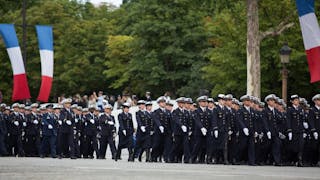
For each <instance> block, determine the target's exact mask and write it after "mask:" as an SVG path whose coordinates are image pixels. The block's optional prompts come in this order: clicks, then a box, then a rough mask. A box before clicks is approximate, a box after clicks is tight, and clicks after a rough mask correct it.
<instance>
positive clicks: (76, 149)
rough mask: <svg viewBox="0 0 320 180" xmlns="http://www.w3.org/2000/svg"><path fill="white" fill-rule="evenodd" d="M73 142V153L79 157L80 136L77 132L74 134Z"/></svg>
mask: <svg viewBox="0 0 320 180" xmlns="http://www.w3.org/2000/svg"><path fill="white" fill-rule="evenodd" d="M73 144H74V154H75V156H77V157H78V158H80V157H81V152H80V137H79V134H78V133H76V134H74V138H73Z"/></svg>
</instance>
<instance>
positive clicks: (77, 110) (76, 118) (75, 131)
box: [71, 104, 82, 158]
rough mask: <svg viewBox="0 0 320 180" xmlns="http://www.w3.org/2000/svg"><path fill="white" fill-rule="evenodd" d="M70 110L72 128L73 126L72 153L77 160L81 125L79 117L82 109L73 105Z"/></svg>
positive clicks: (79, 154)
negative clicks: (72, 121)
mask: <svg viewBox="0 0 320 180" xmlns="http://www.w3.org/2000/svg"><path fill="white" fill-rule="evenodd" d="M71 110H72V112H73V116H74V126H73V135H74V138H73V143H74V153H75V156H76V157H77V158H80V157H81V153H80V135H81V129H82V123H81V121H80V120H79V118H80V117H79V116H80V115H81V111H82V107H81V106H78V105H77V104H73V105H72V106H71Z"/></svg>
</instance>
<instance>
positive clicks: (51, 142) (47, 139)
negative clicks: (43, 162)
mask: <svg viewBox="0 0 320 180" xmlns="http://www.w3.org/2000/svg"><path fill="white" fill-rule="evenodd" d="M57 127H58V124H57V121H56V120H55V118H54V115H53V114H52V113H46V114H44V115H43V117H42V135H43V139H42V143H41V157H44V156H45V155H46V154H47V152H48V148H49V149H50V154H51V157H53V158H55V157H56V139H57Z"/></svg>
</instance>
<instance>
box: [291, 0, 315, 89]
mask: <svg viewBox="0 0 320 180" xmlns="http://www.w3.org/2000/svg"><path fill="white" fill-rule="evenodd" d="M296 4H297V9H298V13H299V21H300V26H301V32H302V37H303V43H304V47H305V50H306V54H307V59H308V64H309V71H310V77H311V80H310V81H311V83H313V82H317V81H320V28H319V24H318V20H317V17H316V15H315V13H314V0H296Z"/></svg>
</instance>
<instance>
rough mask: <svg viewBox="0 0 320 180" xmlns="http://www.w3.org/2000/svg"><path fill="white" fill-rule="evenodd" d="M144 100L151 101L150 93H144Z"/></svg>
mask: <svg viewBox="0 0 320 180" xmlns="http://www.w3.org/2000/svg"><path fill="white" fill-rule="evenodd" d="M145 100H146V101H152V99H151V92H149V91H147V92H146V95H145Z"/></svg>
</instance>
